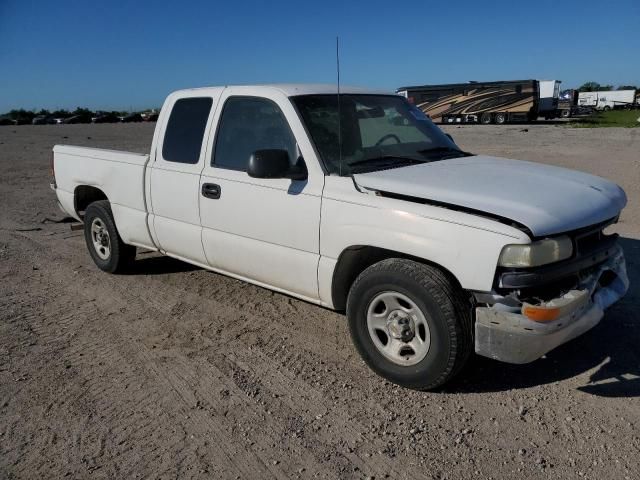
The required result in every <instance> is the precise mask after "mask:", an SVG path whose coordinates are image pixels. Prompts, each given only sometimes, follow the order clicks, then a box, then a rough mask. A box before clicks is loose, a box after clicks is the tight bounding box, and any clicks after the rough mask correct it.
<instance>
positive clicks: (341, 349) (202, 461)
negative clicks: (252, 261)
mask: <svg viewBox="0 0 640 480" xmlns="http://www.w3.org/2000/svg"><path fill="white" fill-rule="evenodd" d="M152 129H153V125H150V124H138V125H135V124H129V125H52V126H21V127H0V478H25V479H32V478H63V477H64V478H108V479H114V478H167V479H168V478H224V479H227V478H231V479H234V478H238V479H267V478H278V479H284V478H327V479H337V478H340V479H351V478H356V479H360V478H367V477H368V478H374V477H375V478H376V479H382V478H391V479H417V478H427V479H441V478H447V479H467V478H469V479H470V478H473V479H488V478H493V479H505V478H590V479H637V478H640V398H639V397H640V353H639V345H640V318H639V317H640V314H639V313H638V312H639V307H640V129H616V128H608V129H571V128H566V127H564V126H560V125H527V126H502V127H498V126H486V127H485V126H477V127H473V126H465V127H460V128H456V127H447V128H446V129H447V131H448V132H449V133H451V134H452V135H453V136H454V138H455V139H456V140H457V141H458V143H459V144H460V145H461V146H462V147H463V148H465V149H467V150H470V151H474V152H477V153H485V154H494V155H502V156H508V157H512V158H520V159H528V160H536V161H542V162H547V163H553V164H558V165H562V166H567V167H572V168H576V169H580V170H584V171H587V172H591V173H595V174H599V175H602V176H605V177H608V178H610V179H612V180H614V181H616V182H618V183H619V184H621V185H622V186H623V187H624V188H625V190H626V191H627V194H628V197H629V205H628V207H627V208H626V210H625V211H624V213H623V216H622V218H621V222H620V223H619V224H618V225H617V226H616V227H615V229H616V230H617V231H618V232H619V233H620V234H621V237H622V244H623V246H624V248H625V251H626V255H627V259H628V268H629V274H630V277H631V282H632V285H631V291H630V292H629V294H628V295H627V297H626V298H625V299H624V300H623V301H621V302H620V303H618V304H617V305H615V306H613V307H612V308H611V309H610V310H609V311H608V313H607V315H606V316H605V319H604V320H603V322H602V323H601V324H600V325H599V326H598V327H596V328H595V329H594V330H592V331H591V332H589V333H587V334H585V335H584V336H582V337H580V338H578V339H576V340H575V341H573V342H571V343H569V344H567V345H565V346H563V347H561V348H559V349H557V350H556V351H553V352H551V353H550V354H548V355H547V356H546V357H545V358H543V359H541V360H539V361H537V362H535V363H533V364H529V365H522V366H513V365H506V364H501V363H498V362H494V361H491V360H488V359H485V358H481V357H473V358H472V359H471V361H470V362H469V365H468V367H467V368H466V369H465V370H464V371H463V372H462V374H461V375H460V376H459V378H458V379H457V380H456V381H455V382H454V383H452V384H451V385H449V386H448V387H447V389H446V390H445V391H443V392H438V393H420V392H414V391H409V390H405V389H402V388H399V387H396V386H393V385H391V384H390V383H388V382H385V381H384V380H382V379H381V378H379V377H377V376H375V375H374V374H373V373H372V372H371V371H370V370H369V369H368V368H367V367H366V366H365V365H364V364H363V362H362V361H361V360H360V359H359V357H358V355H357V353H356V351H355V349H354V347H352V345H351V343H350V340H349V335H348V331H347V325H346V322H345V318H344V317H343V316H342V315H340V314H337V313H333V312H331V311H328V310H326V309H322V308H319V307H317V306H313V305H309V304H307V303H304V302H302V301H298V300H295V299H292V298H289V297H287V296H285V295H280V294H276V293H272V292H270V291H267V290H264V289H262V288H258V287H255V286H251V285H247V284H244V283H242V282H239V281H236V280H233V279H230V278H226V277H224V276H221V275H217V274H214V273H210V272H207V271H204V270H201V269H198V268H194V267H191V266H189V265H187V264H183V263H180V262H177V261H174V260H171V259H168V258H162V257H156V256H154V255H150V254H140V255H139V256H138V261H137V262H136V267H135V270H134V272H132V274H129V275H120V276H113V275H108V274H105V273H102V272H100V271H99V270H98V269H97V268H96V267H95V266H94V265H93V263H92V261H91V259H90V257H89V255H88V254H87V251H86V248H85V244H84V240H83V236H82V232H78V231H71V230H70V228H69V224H68V223H55V221H57V220H59V219H61V218H62V216H61V214H60V212H59V211H58V210H57V208H56V206H55V201H54V194H53V193H52V192H51V190H50V189H49V158H50V150H51V147H52V146H53V145H54V144H56V143H67V144H77V145H89V146H97V147H110V148H115V149H124V150H133V151H138V152H144V151H145V150H146V149H147V148H148V146H149V145H150V143H151V136H152ZM52 220H53V221H52Z"/></svg>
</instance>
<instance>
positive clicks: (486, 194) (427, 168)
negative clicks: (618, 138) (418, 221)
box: [354, 155, 627, 237]
mask: <svg viewBox="0 0 640 480" xmlns="http://www.w3.org/2000/svg"><path fill="white" fill-rule="evenodd" d="M354 177H355V181H356V182H357V183H358V185H360V186H362V187H364V188H368V189H372V190H381V191H384V192H391V193H396V194H402V195H408V196H412V197H417V198H421V199H427V200H433V201H436V202H443V203H447V204H450V205H456V206H461V207H466V208H470V209H473V210H477V211H481V212H487V213H491V214H493V215H498V216H501V217H504V218H506V219H509V220H514V221H516V222H519V223H521V224H523V225H525V226H527V227H528V228H529V229H530V230H531V232H532V233H533V234H534V235H535V236H536V237H540V236H546V235H553V234H557V233H562V232H567V231H570V230H576V229H578V228H581V227H586V226H588V225H593V224H595V223H599V222H602V221H605V220H609V219H610V218H613V217H615V216H616V215H618V213H620V210H622V208H623V207H624V206H625V205H626V203H627V198H626V195H625V193H624V191H623V190H622V189H621V188H620V187H619V186H618V185H616V184H615V183H613V182H610V181H608V180H605V179H604V178H601V177H597V176H595V175H589V174H587V173H582V172H576V171H574V170H569V169H566V168H560V167H554V166H551V165H544V164H540V163H533V162H525V161H519V160H509V159H506V158H496V157H488V156H484V155H478V156H472V157H462V158H454V159H451V160H443V161H440V162H433V163H425V164H421V165H413V166H409V167H404V168H396V169H393V170H385V171H381V172H373V173H365V174H359V175H355V176H354Z"/></svg>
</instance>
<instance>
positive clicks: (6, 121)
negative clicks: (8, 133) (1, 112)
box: [0, 117, 16, 125]
mask: <svg viewBox="0 0 640 480" xmlns="http://www.w3.org/2000/svg"><path fill="white" fill-rule="evenodd" d="M15 124H16V121H15V120H12V119H10V118H9V117H3V118H0V125H15Z"/></svg>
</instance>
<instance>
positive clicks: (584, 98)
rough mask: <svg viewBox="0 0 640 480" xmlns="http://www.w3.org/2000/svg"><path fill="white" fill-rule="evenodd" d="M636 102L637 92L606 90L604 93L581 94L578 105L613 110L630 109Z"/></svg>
mask: <svg viewBox="0 0 640 480" xmlns="http://www.w3.org/2000/svg"><path fill="white" fill-rule="evenodd" d="M635 101H636V91H635V90H606V91H604V92H580V93H579V94H578V105H579V106H581V107H592V108H595V109H596V110H604V111H608V110H612V109H614V108H623V107H630V106H632V105H634V103H635Z"/></svg>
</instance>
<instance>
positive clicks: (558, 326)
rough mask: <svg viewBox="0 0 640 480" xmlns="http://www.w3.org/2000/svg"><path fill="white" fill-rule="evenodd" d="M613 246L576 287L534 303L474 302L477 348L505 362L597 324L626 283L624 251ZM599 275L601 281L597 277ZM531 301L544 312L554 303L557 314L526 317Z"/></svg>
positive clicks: (526, 358)
mask: <svg viewBox="0 0 640 480" xmlns="http://www.w3.org/2000/svg"><path fill="white" fill-rule="evenodd" d="M616 248H617V251H616V252H615V253H614V254H613V255H611V256H610V257H609V259H608V260H607V261H606V262H604V263H603V264H601V265H600V266H599V267H598V268H597V269H596V270H594V271H593V272H592V273H591V274H590V275H588V276H587V277H586V278H584V279H583V280H581V281H580V282H579V283H578V285H577V286H576V287H575V289H573V290H570V291H568V292H567V293H565V294H564V295H561V296H559V297H558V298H555V299H553V300H550V301H548V302H542V303H540V304H538V305H535V306H531V305H529V304H527V303H523V304H520V305H517V306H514V305H509V304H508V303H509V302H506V303H500V302H499V301H498V302H497V303H494V304H493V305H491V306H484V307H477V308H476V324H475V350H476V353H477V354H479V355H483V356H485V357H489V358H493V359H496V360H500V361H503V362H507V363H529V362H532V361H534V360H536V359H538V358H540V357H541V356H543V355H544V354H545V353H547V352H549V351H550V350H553V349H554V348H556V347H557V346H559V345H562V344H563V343H566V342H568V341H569V340H572V339H573V338H575V337H577V336H579V335H581V334H583V333H584V332H586V331H587V330H589V329H591V328H593V327H594V326H596V325H597V324H598V323H599V322H600V319H602V317H603V315H604V310H605V309H606V308H607V307H609V306H611V305H612V304H614V303H615V302H617V301H618V300H620V299H621V298H622V297H623V296H624V294H625V293H626V292H627V289H628V288H629V279H628V277H627V270H626V265H625V261H624V254H623V253H622V248H621V247H619V246H617V247H616ZM605 272H610V273H606V274H605ZM612 274H613V275H612ZM603 275H606V276H605V277H603ZM604 278H606V279H607V281H606V282H602V281H601V279H604ZM603 283H604V285H603ZM531 307H533V308H534V309H535V310H536V311H541V312H542V313H543V314H544V311H545V309H549V310H551V309H553V310H554V311H555V312H556V314H557V317H556V318H555V319H554V320H552V321H535V320H531V319H530V318H529V317H535V315H531V314H528V316H527V315H525V314H524V313H525V312H527V310H526V309H527V308H531Z"/></svg>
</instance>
